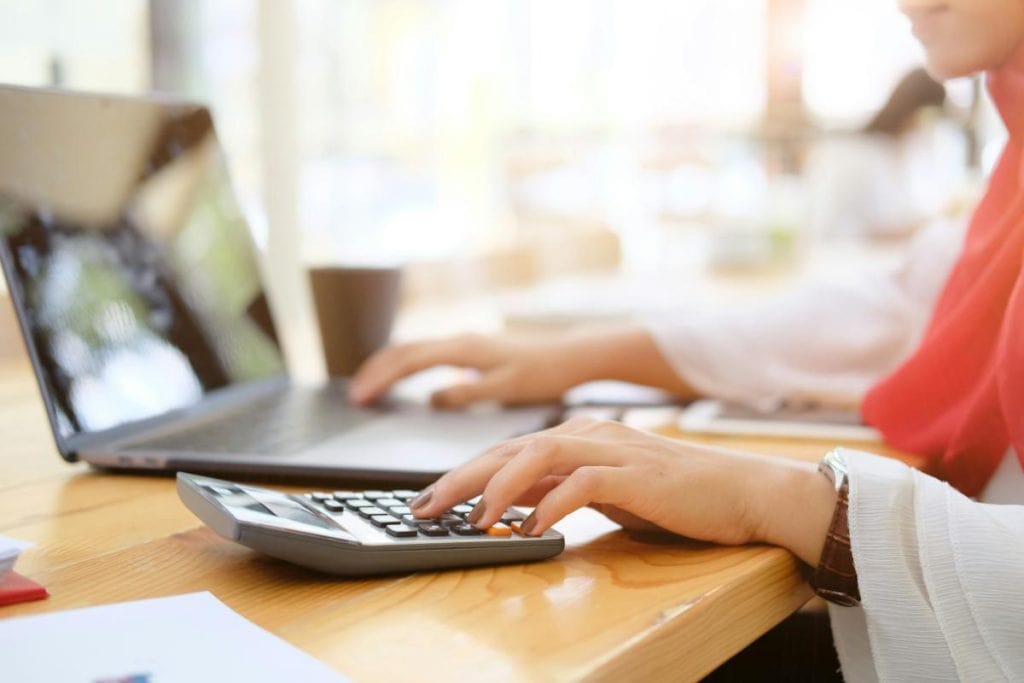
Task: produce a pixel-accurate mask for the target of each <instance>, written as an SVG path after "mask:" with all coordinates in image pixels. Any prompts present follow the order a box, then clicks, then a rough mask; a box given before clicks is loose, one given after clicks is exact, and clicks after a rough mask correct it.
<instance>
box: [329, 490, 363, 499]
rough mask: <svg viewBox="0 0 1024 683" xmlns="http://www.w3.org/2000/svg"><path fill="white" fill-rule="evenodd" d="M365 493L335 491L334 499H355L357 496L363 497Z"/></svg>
mask: <svg viewBox="0 0 1024 683" xmlns="http://www.w3.org/2000/svg"><path fill="white" fill-rule="evenodd" d="M362 497H363V494H361V493H356V492H355V491H335V492H334V500H354V499H356V498H362Z"/></svg>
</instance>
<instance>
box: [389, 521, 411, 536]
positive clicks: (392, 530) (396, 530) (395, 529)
mask: <svg viewBox="0 0 1024 683" xmlns="http://www.w3.org/2000/svg"><path fill="white" fill-rule="evenodd" d="M384 531H386V532H387V534H388V536H394V537H395V538H415V537H416V534H417V532H416V529H413V528H412V527H408V526H405V525H404V524H389V525H388V526H386V527H384Z"/></svg>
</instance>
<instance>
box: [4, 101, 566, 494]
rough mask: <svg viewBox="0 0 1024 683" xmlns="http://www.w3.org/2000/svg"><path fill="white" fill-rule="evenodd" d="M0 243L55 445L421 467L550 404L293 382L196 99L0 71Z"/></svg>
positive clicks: (245, 231)
mask: <svg viewBox="0 0 1024 683" xmlns="http://www.w3.org/2000/svg"><path fill="white" fill-rule="evenodd" d="M0 260H2V263H3V270H4V274H5V276H6V278H7V283H8V288H9V290H10V294H11V298H12V300H13V302H14V305H15V308H16V310H17V313H18V318H19V322H20V325H21V330H22V334H23V336H24V339H25V343H26V346H27V348H28V351H29V354H30V356H31V359H32V363H33V366H34V368H35V372H36V375H37V378H38V381H39V388H40V391H41V392H42V396H43V400H44V401H45V403H46V408H47V412H48V414H49V418H50V424H51V426H52V429H53V434H54V437H55V439H56V442H57V447H58V448H59V450H60V453H61V454H62V455H63V456H64V458H66V459H67V460H72V461H73V460H77V459H82V460H85V461H87V462H89V463H92V464H93V465H96V466H100V467H105V468H117V469H147V470H166V471H174V470H179V469H187V470H189V471H195V472H211V473H216V472H220V473H248V474H275V475H292V476H302V477H306V476H316V477H332V478H344V479H361V480H381V481H394V482H399V483H410V484H422V483H425V482H427V481H429V480H432V479H434V478H435V477H437V476H438V475H439V474H441V473H442V472H445V471H447V470H448V469H450V468H452V467H453V466H455V465H458V464H460V463H462V462H464V461H466V460H468V459H469V458H471V457H473V456H474V455H475V454H477V453H479V452H481V451H482V450H484V449H485V448H487V447H488V446H490V445H492V444H494V443H495V442H497V441H499V440H501V439H503V438H507V437H510V436H513V435H515V434H519V433H524V432H528V431H531V430H534V429H538V428H540V427H542V426H543V425H544V424H545V422H546V421H547V420H548V419H550V417H551V411H550V409H547V408H528V409H516V410H495V411H491V412H483V413H479V412H477V413H451V412H434V411H431V410H430V409H429V408H427V407H425V406H417V405H396V404H392V405H389V406H386V407H378V408H369V409H367V408H357V407H355V406H352V405H350V404H349V403H348V401H347V400H346V391H345V386H344V382H342V381H336V382H331V383H328V384H325V385H324V386H320V387H312V388H304V387H298V386H294V385H293V384H292V383H291V382H290V381H289V378H288V374H287V370H286V368H285V365H284V362H283V358H282V354H281V349H280V346H279V344H278V339H277V335H276V333H275V329H274V322H273V316H272V314H271V310H270V307H269V305H268V301H267V297H266V294H265V289H264V285H263V281H262V279H261V276H260V268H259V263H258V260H257V254H256V251H255V249H254V245H253V242H252V238H251V235H250V233H249V228H248V225H247V224H246V221H245V219H244V217H243V215H242V213H241V212H240V211H239V208H238V205H237V202H236V201H235V197H234V195H233V192H232V189H231V186H230V183H229V180H228V176H227V172H226V167H225V163H224V159H223V156H222V153H221V149H220V146H219V144H218V142H217V137H216V133H215V130H214V125H213V121H212V119H211V116H210V113H209V111H208V110H207V109H206V108H204V107H202V106H198V105H195V104H186V103H180V102H171V101H166V100H159V99H140V98H125V97H110V96H102V95H89V94H80V93H67V92H58V91H48V90H35V89H27V88H15V87H0Z"/></svg>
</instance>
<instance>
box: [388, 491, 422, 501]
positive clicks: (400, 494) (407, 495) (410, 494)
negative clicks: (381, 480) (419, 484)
mask: <svg viewBox="0 0 1024 683" xmlns="http://www.w3.org/2000/svg"><path fill="white" fill-rule="evenodd" d="M391 495H392V496H393V497H395V498H397V499H398V500H412V499H413V498H415V497H416V496H418V495H419V491H407V490H405V489H398V490H397V491H392V492H391Z"/></svg>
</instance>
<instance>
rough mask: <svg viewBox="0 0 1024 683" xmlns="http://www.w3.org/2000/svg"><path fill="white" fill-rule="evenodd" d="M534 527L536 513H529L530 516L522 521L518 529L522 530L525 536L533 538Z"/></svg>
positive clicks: (535, 524)
mask: <svg viewBox="0 0 1024 683" xmlns="http://www.w3.org/2000/svg"><path fill="white" fill-rule="evenodd" d="M535 526H537V513H535V512H531V513H530V516H529V517H527V518H526V519H525V520H524V521H523V523H522V524H521V525H520V527H519V528H520V529H522V530H523V533H524V534H525V535H527V536H533V529H534V527H535Z"/></svg>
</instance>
